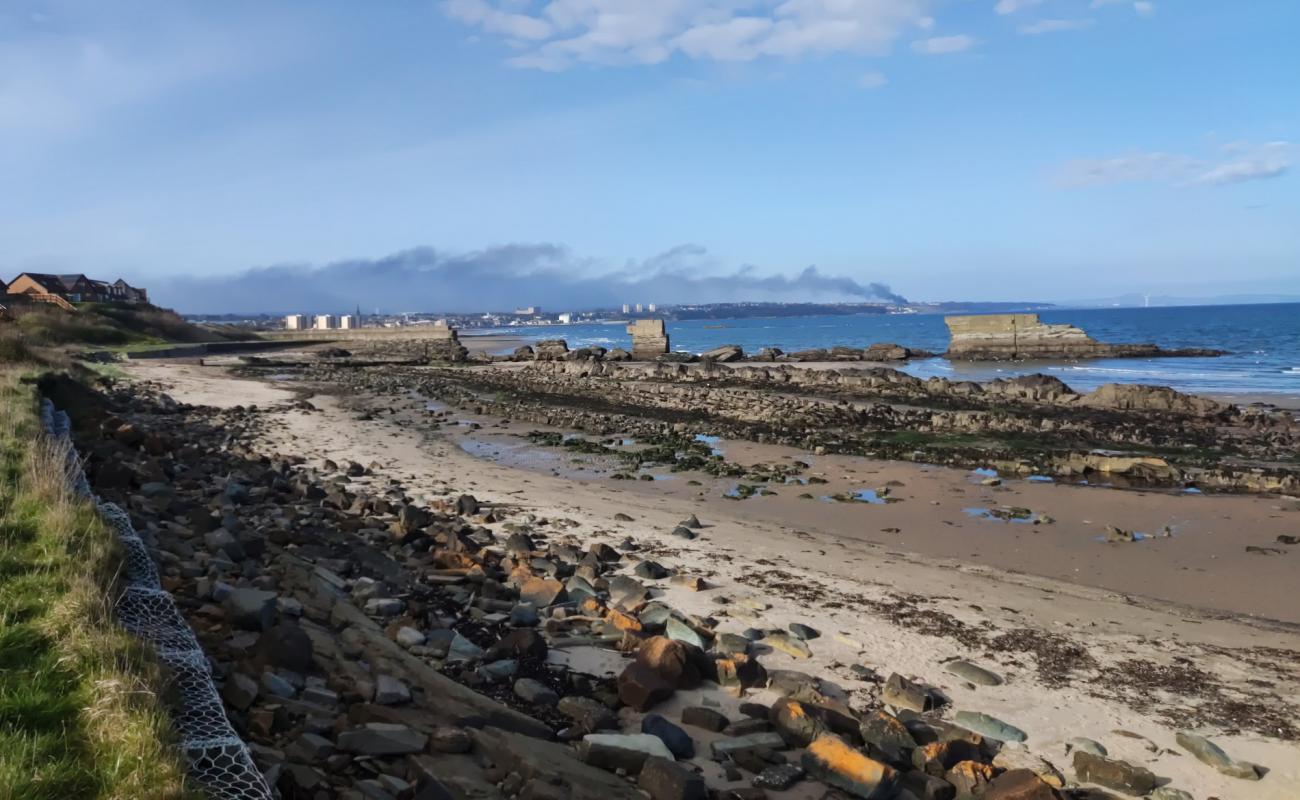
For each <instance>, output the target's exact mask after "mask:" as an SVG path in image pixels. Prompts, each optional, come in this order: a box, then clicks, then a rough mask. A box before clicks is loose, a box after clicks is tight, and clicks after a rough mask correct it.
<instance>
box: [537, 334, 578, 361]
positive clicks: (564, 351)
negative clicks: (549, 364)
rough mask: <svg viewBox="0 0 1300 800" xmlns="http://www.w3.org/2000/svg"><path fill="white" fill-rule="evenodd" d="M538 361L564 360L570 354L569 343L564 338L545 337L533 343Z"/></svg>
mask: <svg viewBox="0 0 1300 800" xmlns="http://www.w3.org/2000/svg"><path fill="white" fill-rule="evenodd" d="M532 355H533V357H534V358H536V359H537V360H538V361H563V360H564V359H565V358H566V357H567V356H568V355H569V343H568V342H566V341H564V340H563V339H543V340H541V341H540V342H537V343H535V344H534V345H533V353H532Z"/></svg>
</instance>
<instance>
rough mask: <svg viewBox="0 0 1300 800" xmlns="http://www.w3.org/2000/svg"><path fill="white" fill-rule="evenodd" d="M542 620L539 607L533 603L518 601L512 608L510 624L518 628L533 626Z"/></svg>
mask: <svg viewBox="0 0 1300 800" xmlns="http://www.w3.org/2000/svg"><path fill="white" fill-rule="evenodd" d="M541 621H542V619H541V617H540V616H539V615H538V613H537V608H536V607H535V606H533V604H532V603H517V604H515V606H514V607H513V608H511V609H510V624H511V625H514V626H515V627H516V628H532V627H535V626H536V625H539V624H540V623H541Z"/></svg>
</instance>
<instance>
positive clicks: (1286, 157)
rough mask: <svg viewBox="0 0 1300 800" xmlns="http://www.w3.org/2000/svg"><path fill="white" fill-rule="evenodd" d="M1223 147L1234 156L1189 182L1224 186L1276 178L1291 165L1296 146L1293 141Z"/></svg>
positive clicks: (1202, 172) (1203, 171)
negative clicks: (1292, 143)
mask: <svg viewBox="0 0 1300 800" xmlns="http://www.w3.org/2000/svg"><path fill="white" fill-rule="evenodd" d="M1223 149H1224V152H1226V153H1229V154H1231V155H1232V156H1233V158H1232V159H1230V160H1228V161H1225V162H1223V163H1221V164H1218V165H1215V166H1212V167H1209V168H1207V169H1205V170H1202V171H1201V172H1200V174H1198V175H1196V176H1195V177H1194V178H1193V179H1192V180H1190V181H1189V183H1190V184H1193V185H1202V186H1223V185H1225V184H1229V183H1242V182H1244V181H1255V180H1263V179H1265V178H1276V177H1278V176H1279V175H1281V174H1282V173H1284V172H1286V171H1287V170H1288V169H1290V168H1291V153H1292V150H1293V149H1294V148H1293V147H1292V145H1291V143H1290V142H1269V143H1267V144H1263V145H1259V146H1258V147H1252V146H1250V145H1242V144H1232V145H1227V146H1225V147H1224V148H1223Z"/></svg>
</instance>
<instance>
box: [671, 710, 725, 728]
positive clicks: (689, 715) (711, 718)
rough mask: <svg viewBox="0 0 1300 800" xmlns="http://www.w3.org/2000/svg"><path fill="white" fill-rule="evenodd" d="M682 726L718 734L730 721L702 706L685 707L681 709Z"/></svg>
mask: <svg viewBox="0 0 1300 800" xmlns="http://www.w3.org/2000/svg"><path fill="white" fill-rule="evenodd" d="M682 724H683V725H693V726H695V727H697V728H703V729H704V730H706V731H713V732H714V733H720V732H722V730H723V729H724V728H726V727H727V725H728V724H730V720H728V719H727V717H726V716H725V715H724V714H722V712H720V711H716V710H714V709H712V708H705V707H704V706H687V707H686V708H683V709H682Z"/></svg>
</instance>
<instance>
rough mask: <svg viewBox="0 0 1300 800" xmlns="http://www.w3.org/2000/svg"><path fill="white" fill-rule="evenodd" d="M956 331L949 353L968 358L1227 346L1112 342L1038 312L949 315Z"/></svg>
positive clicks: (1135, 353) (1190, 352) (1144, 353)
mask: <svg viewBox="0 0 1300 800" xmlns="http://www.w3.org/2000/svg"><path fill="white" fill-rule="evenodd" d="M944 323H945V324H947V326H948V333H949V336H950V337H951V339H950V341H949V344H948V352H946V353H945V354H944V355H945V356H946V357H948V358H950V359H954V360H964V361H1018V360H1026V359H1044V360H1071V359H1080V358H1140V357H1151V356H1219V355H1223V351H1221V350H1209V349H1199V348H1188V349H1179V350H1165V349H1163V348H1161V347H1158V346H1156V345H1154V344H1107V343H1104V342H1098V341H1097V340H1095V339H1093V338H1092V337H1091V336H1089V335H1088V334H1087V333H1085V332H1084V331H1083V330H1082V329H1081V328H1076V327H1074V326H1073V325H1066V324H1048V323H1045V322H1041V321H1039V319H1038V315H1037V314H980V315H976V316H962V317H944Z"/></svg>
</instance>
